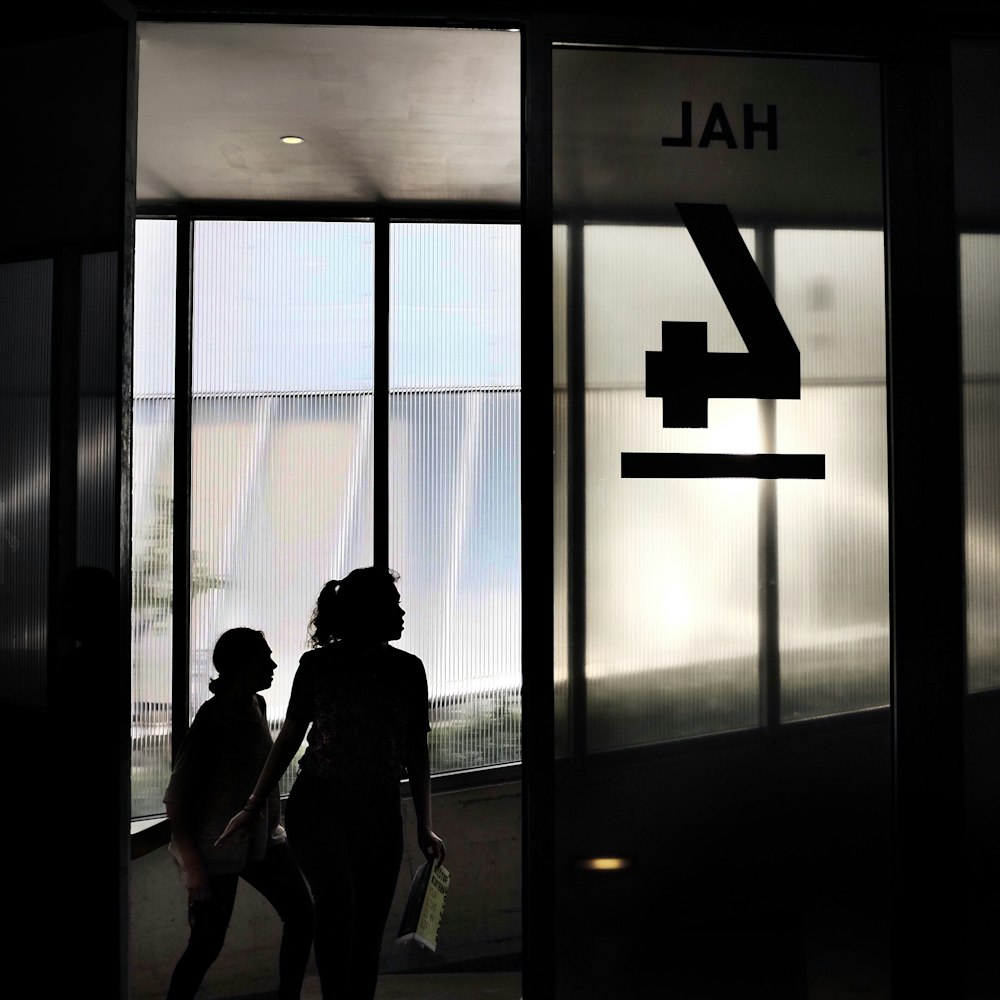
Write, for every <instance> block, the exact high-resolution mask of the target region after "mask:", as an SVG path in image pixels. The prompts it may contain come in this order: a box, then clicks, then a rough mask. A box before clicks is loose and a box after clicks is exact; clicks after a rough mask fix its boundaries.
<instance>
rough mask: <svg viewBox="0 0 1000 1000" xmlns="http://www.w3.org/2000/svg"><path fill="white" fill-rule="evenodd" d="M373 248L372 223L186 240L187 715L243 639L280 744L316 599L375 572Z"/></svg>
mask: <svg viewBox="0 0 1000 1000" xmlns="http://www.w3.org/2000/svg"><path fill="white" fill-rule="evenodd" d="M372 237H373V227H372V225H371V224H369V223H323V222H197V223H196V224H195V228H194V291H193V332H192V396H193V400H192V459H191V548H192V552H191V591H192V593H191V661H190V664H191V665H190V677H191V682H190V698H191V705H190V711H191V713H192V715H193V713H194V712H195V711H196V710H197V708H198V706H199V705H200V704H201V703H202V702H203V701H204V700H205V699H206V698H208V697H209V691H208V681H209V679H210V678H211V677H212V676H214V672H213V670H212V666H211V657H212V649H213V647H214V645H215V642H216V640H217V639H218V637H219V636H220V635H221V634H222V633H223V632H224V631H225V630H226V629H229V628H233V627H236V626H247V627H250V628H255V629H261V630H262V631H263V632H264V634H265V636H266V637H267V640H268V642H269V643H270V645H271V648H272V650H273V651H274V659H275V662H276V663H277V665H278V670H277V673H276V675H275V679H274V684H273V686H272V687H271V688H270V690H269V691H267V692H266V693H265V699H266V701H267V704H268V717H269V721H270V724H271V727H272V729H274V730H275V731H277V729H278V728H279V727H280V724H281V722H282V720H283V717H284V712H285V709H286V707H287V703H288V695H289V691H290V689H291V681H292V677H293V675H294V673H295V668H296V666H297V665H298V660H299V657H300V656H301V655H302V653H303V652H304V651H305V650H306V649H307V648H308V625H309V619H310V617H311V615H312V611H313V607H314V605H315V603H316V597H317V595H318V594H319V591H320V588H321V587H322V586H323V584H324V583H326V581H327V580H329V579H331V578H333V577H337V578H339V577H342V576H344V575H345V574H346V573H347V572H348V571H349V570H350V569H351V568H353V567H355V566H362V565H370V564H371V562H372V433H371V431H372V388H373V374H372V373H373V340H372V331H373V306H372V289H373V244H372ZM294 772H295V769H294V767H291V768H289V770H288V771H287V772H286V776H285V786H288V785H289V784H290V782H291V780H292V778H293V777H294ZM283 790H284V791H287V787H284V786H283Z"/></svg>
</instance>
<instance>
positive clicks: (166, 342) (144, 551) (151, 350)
mask: <svg viewBox="0 0 1000 1000" xmlns="http://www.w3.org/2000/svg"><path fill="white" fill-rule="evenodd" d="M176 270H177V226H176V223H174V222H173V221H172V220H165V219H139V220H137V222H136V227H135V279H134V280H135V297H134V320H133V350H132V371H133V376H132V400H133V402H132V815H133V816H148V815H155V814H158V813H162V812H163V801H162V799H163V790H164V789H165V788H166V787H167V781H168V779H169V776H170V758H171V748H170V727H171V717H172V712H171V671H172V656H173V640H172V632H171V630H172V628H173V614H172V608H173V582H174V571H173V544H174V533H173V517H174V481H173V476H174V377H175V376H174V364H175V360H174V359H175V333H174V326H175V323H174V309H175V305H174V303H175V295H176V292H175V275H176Z"/></svg>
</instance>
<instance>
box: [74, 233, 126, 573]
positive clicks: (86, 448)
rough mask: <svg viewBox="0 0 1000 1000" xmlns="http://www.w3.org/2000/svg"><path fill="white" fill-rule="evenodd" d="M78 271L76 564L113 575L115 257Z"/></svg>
mask: <svg viewBox="0 0 1000 1000" xmlns="http://www.w3.org/2000/svg"><path fill="white" fill-rule="evenodd" d="M80 271H81V275H80V434H79V440H78V443H77V487H76V488H77V536H76V537H77V542H76V549H77V555H76V561H77V564H78V565H80V566H100V567H101V568H103V569H107V570H110V571H111V572H113V573H115V574H116V575H117V573H118V553H119V548H120V546H119V544H118V472H117V470H118V458H117V453H118V421H117V419H116V412H117V408H118V397H119V394H120V392H119V386H118V342H119V338H118V254H117V253H116V252H113V251H112V252H108V253H96V254H85V255H84V256H83V258H82V260H81V262H80Z"/></svg>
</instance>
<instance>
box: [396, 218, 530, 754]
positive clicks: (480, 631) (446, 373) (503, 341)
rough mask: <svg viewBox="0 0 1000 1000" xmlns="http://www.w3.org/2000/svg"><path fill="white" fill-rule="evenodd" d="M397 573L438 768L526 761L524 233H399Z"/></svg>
mask: <svg viewBox="0 0 1000 1000" xmlns="http://www.w3.org/2000/svg"><path fill="white" fill-rule="evenodd" d="M390 246H391V279H390V287H391V290H392V291H391V307H390V316H391V323H390V376H389V378H390V397H389V435H390V436H389V564H390V566H392V567H393V568H394V569H395V570H396V571H397V572H399V574H400V582H399V586H400V591H401V593H402V596H403V606H404V607H405V608H406V611H407V618H406V631H405V632H404V634H403V638H402V640H401V642H400V645H401V647H402V648H405V649H408V650H410V651H411V652H413V653H415V654H416V655H418V656H420V657H421V659H422V660H423V661H424V664H425V666H426V669H427V676H428V686H429V693H430V711H431V726H432V731H431V734H430V738H429V739H430V750H431V767H432V770H434V771H435V772H440V771H454V770H460V769H464V768H470V767H483V766H488V765H494V764H502V763H506V762H509V761H515V760H519V759H520V756H521V732H520V714H521V697H520V689H521V604H520V602H521V562H520V471H521V467H520V414H521V399H520V230H519V229H518V227H516V226H492V225H478V226H472V225H468V226H464V225H418V224H414V225H396V226H393V227H392V231H391V244H390Z"/></svg>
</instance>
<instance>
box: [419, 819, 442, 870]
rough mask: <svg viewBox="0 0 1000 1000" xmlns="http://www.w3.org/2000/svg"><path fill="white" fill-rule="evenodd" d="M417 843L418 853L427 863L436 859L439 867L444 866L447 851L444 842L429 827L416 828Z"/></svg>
mask: <svg viewBox="0 0 1000 1000" xmlns="http://www.w3.org/2000/svg"><path fill="white" fill-rule="evenodd" d="M417 843H418V844H419V845H420V853H421V854H423V856H424V857H425V858H427V860H428V861H430V860H432V859H434V858H436V859H437V863H438V864H439V865H443V864H444V859H445V856H446V855H447V853H448V852H447V851H446V850H445V846H444V841H443V840H442V839H441V838H440V837H439V836H438V835H437V834H436V833H435V832H434V831H433V830H432V829H431V828H430V827H429V826H424V827H417Z"/></svg>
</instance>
